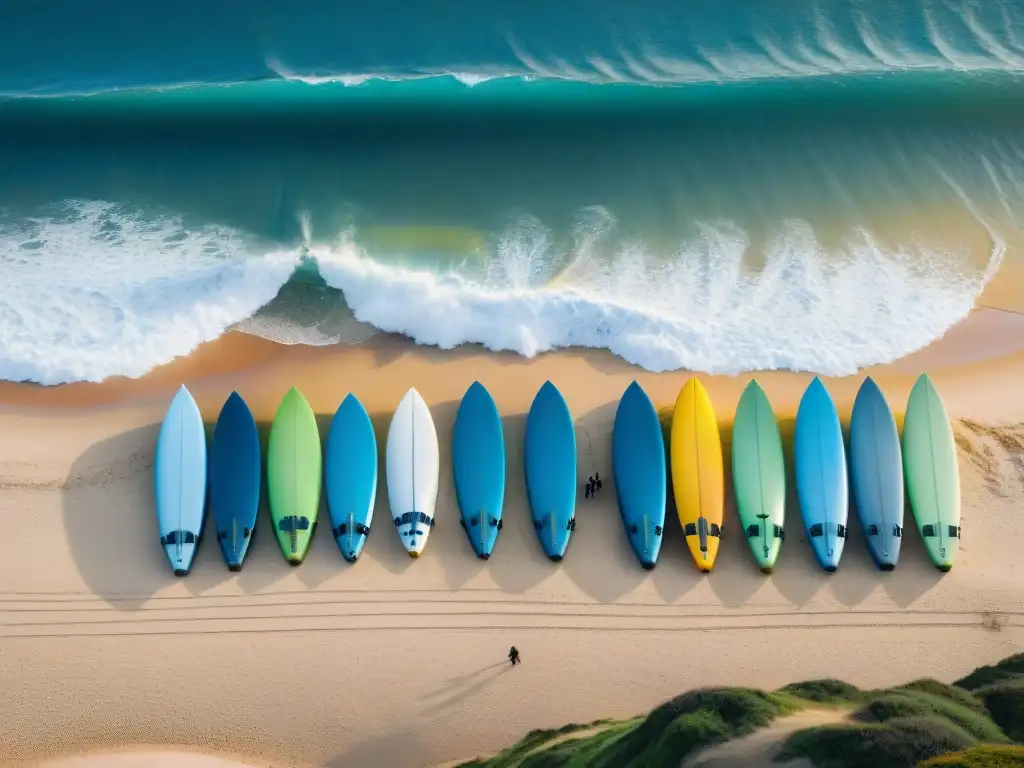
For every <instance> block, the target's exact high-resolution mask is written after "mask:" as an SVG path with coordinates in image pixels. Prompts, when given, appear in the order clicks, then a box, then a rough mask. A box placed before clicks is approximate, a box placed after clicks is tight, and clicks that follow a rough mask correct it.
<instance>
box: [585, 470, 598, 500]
mask: <svg viewBox="0 0 1024 768" xmlns="http://www.w3.org/2000/svg"><path fill="white" fill-rule="evenodd" d="M600 490H601V473H600V472H595V473H594V476H593V477H591V478H589V479H588V480H587V487H586V488H585V489H584V490H583V498H584V499H589V498H590V497H591V496H597V492H598V491H600Z"/></svg>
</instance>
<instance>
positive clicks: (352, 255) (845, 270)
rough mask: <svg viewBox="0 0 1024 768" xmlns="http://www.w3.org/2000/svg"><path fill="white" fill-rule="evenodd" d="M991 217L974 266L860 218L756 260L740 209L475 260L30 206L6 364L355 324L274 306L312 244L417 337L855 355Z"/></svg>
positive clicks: (6, 240)
mask: <svg viewBox="0 0 1024 768" xmlns="http://www.w3.org/2000/svg"><path fill="white" fill-rule="evenodd" d="M307 231H308V230H307ZM992 236H993V239H994V240H996V242H995V245H994V248H993V254H992V261H991V263H990V264H989V268H988V269H984V268H979V267H977V266H973V267H972V266H971V263H972V260H971V259H970V258H968V254H966V253H956V252H950V253H945V252H938V251H935V250H928V249H925V248H916V247H909V246H908V247H905V248H903V249H898V250H892V249H889V250H886V249H883V248H882V247H880V245H879V244H878V243H876V242H875V240H874V239H873V237H872V236H871V235H870V234H869V233H867V232H853V233H851V234H850V236H849V238H848V240H847V242H846V244H845V247H844V248H843V249H841V251H840V252H836V251H835V249H832V250H830V251H826V250H825V249H824V248H823V247H822V245H820V244H819V242H818V240H817V239H816V237H815V234H814V232H813V231H812V230H811V229H810V227H808V226H807V225H806V224H803V223H801V222H789V223H786V224H785V225H783V226H781V227H780V228H779V230H778V231H777V233H776V234H775V236H774V237H772V238H770V239H769V240H768V241H767V242H763V243H759V244H758V247H757V251H758V254H759V255H760V256H761V257H763V260H764V262H765V264H764V267H763V268H759V269H756V270H752V269H751V268H750V267H749V266H748V263H747V262H748V261H749V258H750V253H749V252H750V250H751V243H750V242H749V239H748V236H747V234H746V233H745V232H744V231H743V230H741V229H740V228H738V227H736V226H735V225H732V224H729V223H727V222H725V223H716V224H707V225H703V226H699V227H697V228H696V229H695V231H694V234H693V236H692V237H691V238H689V239H688V240H687V241H686V242H684V243H683V244H682V245H681V246H680V248H679V250H678V252H677V253H676V254H675V255H674V256H673V257H671V258H666V257H664V256H660V257H659V256H656V255H654V254H652V253H651V252H650V250H649V249H648V248H647V247H646V246H644V245H643V244H642V243H629V242H626V241H623V240H622V238H621V236H620V235H619V234H618V233H617V232H616V228H615V222H614V219H613V218H612V217H611V216H610V215H609V214H607V213H606V212H604V211H602V210H600V209H594V210H592V211H588V212H587V214H586V216H584V218H583V221H582V223H581V224H580V225H579V227H578V229H577V231H576V234H575V238H574V239H573V240H572V241H571V242H570V243H568V244H566V245H559V244H558V242H559V241H558V240H557V239H556V238H555V237H554V236H553V235H552V233H550V232H549V231H548V230H547V228H546V227H544V226H543V225H542V224H541V223H540V222H538V221H535V220H531V219H528V218H526V219H521V220H519V221H517V222H515V223H514V224H512V225H511V226H509V228H508V229H507V230H506V231H505V232H503V233H500V234H499V235H497V236H496V237H495V238H494V239H493V241H492V242H491V243H490V244H489V246H487V254H486V257H485V258H483V259H482V260H471V261H470V262H467V263H465V264H463V265H461V266H459V267H458V268H455V269H451V270H445V271H443V272H440V271H436V270H435V271H431V270H430V269H428V268H425V267H424V268H411V267H409V266H408V265H407V264H406V265H399V264H396V263H389V262H386V261H382V260H380V259H379V258H378V259H375V258H371V257H370V256H369V255H367V253H366V252H365V251H364V249H363V248H362V247H361V246H360V245H359V238H358V232H349V233H346V234H345V235H343V236H342V237H341V238H340V239H338V240H337V241H336V242H333V243H318V242H307V243H306V245H305V246H304V247H302V248H296V249H293V250H291V251H280V252H273V251H268V250H266V249H262V250H261V248H260V246H259V244H258V243H256V242H254V241H252V240H251V239H248V238H245V237H243V236H241V235H240V234H239V233H237V232H234V231H232V230H230V229H226V228H221V227H214V226H202V227H198V228H195V227H190V226H188V224H187V223H185V222H183V221H182V220H181V219H179V218H177V217H175V216H172V215H163V216H155V215H148V216H142V215H141V214H140V213H139V212H137V211H129V210H125V209H123V208H121V207H118V206H114V205H112V204H109V203H99V202H79V203H72V204H68V205H66V206H64V207H62V208H61V209H60V210H53V211H50V212H48V213H46V214H45V215H37V216H35V217H34V218H31V219H26V218H15V217H13V216H12V215H9V214H8V215H5V214H3V213H2V212H0V285H3V286H4V290H3V293H2V294H0V378H3V379H7V380H15V381H21V380H31V381H36V382H40V383H44V384H56V383H62V382H68V381H99V380H102V379H104V378H107V377H109V376H114V375H123V376H131V377H136V376H140V375H142V374H145V373H146V372H147V371H149V370H151V369H153V368H154V367H156V366H159V365H161V364H163V363H166V362H169V361H170V360H172V359H174V358H175V357H177V356H180V355H185V354H187V353H189V352H191V351H192V350H193V349H195V348H196V347H197V346H198V345H200V344H202V343H203V342H206V341H209V340H211V339H214V338H216V337H218V336H219V335H221V334H222V333H224V332H225V330H227V329H229V328H232V327H238V328H240V329H242V330H246V331H248V332H250V333H255V334H257V335H261V336H267V337H269V338H275V339H277V340H280V341H285V342H289V343H307V344H308V343H313V344H324V343H336V342H339V341H348V342H352V341H358V340H361V339H363V338H366V336H367V335H369V333H370V332H371V331H370V329H369V328H368V326H366V325H362V324H355V323H352V322H351V321H347V320H346V317H347V316H345V315H344V314H343V312H342V310H341V309H340V307H341V303H340V301H337V300H336V297H335V299H332V298H331V295H330V292H329V291H326V289H322V288H315V287H314V284H308V285H307V286H306V287H303V286H301V285H300V286H296V284H295V283H294V282H292V283H289V288H288V290H287V291H284V292H283V293H282V294H281V297H280V298H279V299H277V300H276V301H274V303H273V304H271V305H270V307H269V308H268V307H266V305H267V304H268V303H269V302H271V300H272V299H274V298H275V297H276V296H278V293H279V291H280V289H281V288H282V286H284V285H285V284H286V283H288V281H289V279H290V278H291V276H292V275H293V273H294V270H295V268H296V267H297V265H299V264H300V262H301V260H302V259H303V258H306V257H311V258H313V259H314V260H315V261H316V264H317V266H318V267H319V270H320V273H321V275H322V276H323V277H324V279H325V280H326V281H327V283H328V285H329V286H332V287H333V288H335V289H339V290H340V291H342V292H343V294H344V297H345V300H346V301H347V303H348V305H349V307H350V308H351V310H352V312H353V313H354V315H355V317H356V318H357V319H358V320H359V321H362V323H367V324H369V325H371V326H373V327H376V328H378V329H381V330H385V331H390V332H396V333H402V334H405V335H407V336H409V337H411V338H413V339H415V340H416V341H417V342H419V343H422V344H429V345H436V346H439V347H443V348H451V347H455V346H457V345H459V344H463V343H467V342H475V343H479V344H482V345H483V346H485V347H487V348H490V349H493V350H512V351H515V352H518V353H519V354H522V355H525V356H532V355H536V354H538V353H541V352H544V351H547V350H551V349H557V348H565V347H592V348H606V349H609V350H611V351H612V352H614V353H615V354H617V355H619V356H621V357H623V358H624V359H626V360H628V361H630V362H633V363H636V364H638V365H640V366H642V367H644V368H647V369H649V370H653V371H664V370H675V369H691V370H698V371H703V372H708V373H737V372H741V371H747V370H758V369H791V370H805V371H814V372H818V373H823V374H831V375H842V374H850V373H853V372H855V371H856V370H858V369H859V368H861V367H864V366H867V365H871V364H875V363H881V362H887V361H891V360H895V359H897V358H900V357H902V356H904V355H906V354H908V353H910V352H913V351H914V350H917V349H919V348H921V347H923V346H925V345H926V344H928V343H929V342H931V341H932V340H934V339H935V338H937V337H938V336H940V335H942V334H943V333H944V332H945V331H946V330H947V329H948V328H949V327H951V326H952V325H953V324H955V323H956V322H958V321H959V320H961V319H962V318H964V317H965V316H966V315H967V313H968V312H969V311H970V309H971V307H972V306H973V304H974V301H975V298H976V296H977V295H978V294H979V293H980V291H981V289H982V288H983V287H984V284H985V282H986V280H987V279H988V278H989V277H990V275H991V274H992V272H993V271H994V269H995V266H996V265H997V264H998V260H999V259H1000V258H1001V253H1002V245H1001V244H1000V243H999V242H998V238H997V236H996V234H995V232H994V231H993V232H992ZM304 285H305V284H304ZM310 297H313V299H315V301H313V300H311V299H310ZM313 305H316V306H313ZM275 307H276V309H275ZM261 308H262V311H261ZM253 315H255V317H253ZM239 324H240V325H239Z"/></svg>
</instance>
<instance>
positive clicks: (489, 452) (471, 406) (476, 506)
mask: <svg viewBox="0 0 1024 768" xmlns="http://www.w3.org/2000/svg"><path fill="white" fill-rule="evenodd" d="M452 474H453V475H454V479H455V495H456V497H457V498H458V501H459V511H460V512H461V514H462V527H463V528H464V529H465V530H466V535H467V536H469V543H470V545H471V546H472V547H473V551H474V552H476V555H477V557H479V558H480V559H482V560H487V559H488V558H489V557H490V556H491V553H492V552H493V550H494V544H495V542H496V541H497V539H498V531H500V530H501V527H502V525H501V507H502V503H503V502H504V499H505V438H504V435H503V433H502V429H501V416H500V414H499V413H498V407H497V406H496V405H495V404H494V399H493V398H492V397H491V394H490V392H488V391H487V389H486V388H485V387H484V385H483V384H481V383H480V382H479V381H475V382H473V384H472V385H471V386H470V388H469V389H468V390H466V394H465V395H463V397H462V403H460V404H459V412H458V413H457V414H456V416H455V427H454V428H453V431H452Z"/></svg>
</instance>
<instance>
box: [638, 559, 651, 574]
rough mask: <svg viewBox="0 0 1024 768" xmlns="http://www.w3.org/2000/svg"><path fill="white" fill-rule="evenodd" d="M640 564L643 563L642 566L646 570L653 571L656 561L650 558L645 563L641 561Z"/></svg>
mask: <svg viewBox="0 0 1024 768" xmlns="http://www.w3.org/2000/svg"><path fill="white" fill-rule="evenodd" d="M640 565H641V567H643V569H644V570H645V571H653V570H654V563H653V562H651V561H650V560H648V561H646V562H644V563H640Z"/></svg>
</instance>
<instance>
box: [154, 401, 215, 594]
mask: <svg viewBox="0 0 1024 768" xmlns="http://www.w3.org/2000/svg"><path fill="white" fill-rule="evenodd" d="M153 470H154V471H153V479H154V484H155V489H154V490H155V492H156V520H157V526H158V527H159V529H160V546H162V547H163V548H164V552H165V553H166V554H167V559H168V560H170V561H171V567H172V568H173V569H174V575H175V576H187V575H188V572H189V570H191V568H192V559H193V557H195V553H196V549H197V548H198V546H199V543H200V541H201V540H202V537H203V523H204V522H205V521H206V433H205V431H204V430H203V417H202V415H201V414H200V413H199V406H197V405H196V401H195V400H193V399H192V394H191V393H190V392H189V391H188V389H186V388H185V386H184V385H182V387H181V388H180V389H179V390H178V392H177V394H176V395H175V396H174V399H173V400H171V405H170V407H168V409H167V413H166V415H165V416H164V421H163V424H161V425H160V435H159V437H158V438H157V442H156V458H155V460H154V466H153Z"/></svg>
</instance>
